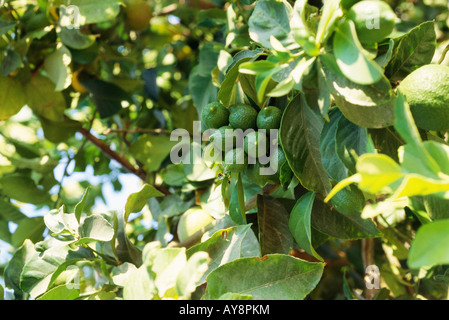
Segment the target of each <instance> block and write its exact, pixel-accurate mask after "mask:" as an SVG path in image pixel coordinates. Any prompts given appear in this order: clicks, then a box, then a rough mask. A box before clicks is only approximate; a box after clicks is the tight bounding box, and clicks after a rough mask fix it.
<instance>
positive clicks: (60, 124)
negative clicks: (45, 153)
mask: <svg viewBox="0 0 449 320" xmlns="http://www.w3.org/2000/svg"><path fill="white" fill-rule="evenodd" d="M38 118H39V121H40V123H41V126H42V130H44V136H45V138H47V139H48V140H49V141H51V142H53V143H59V142H63V141H66V140H67V139H69V138H70V137H73V136H74V135H75V133H76V132H77V131H78V130H79V129H80V128H81V127H82V123H81V122H79V121H75V120H72V119H69V118H66V117H64V119H62V121H53V120H50V119H47V118H45V117H38Z"/></svg>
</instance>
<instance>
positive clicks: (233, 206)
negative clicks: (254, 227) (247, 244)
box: [229, 174, 246, 225]
mask: <svg viewBox="0 0 449 320" xmlns="http://www.w3.org/2000/svg"><path fill="white" fill-rule="evenodd" d="M229 188H230V190H231V200H230V202H229V216H230V217H231V219H232V221H234V222H235V223H236V224H239V225H242V224H246V212H245V195H244V193H243V184H242V176H241V174H239V175H238V177H237V178H234V177H232V178H231V184H230V186H229Z"/></svg>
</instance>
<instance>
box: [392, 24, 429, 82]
mask: <svg viewBox="0 0 449 320" xmlns="http://www.w3.org/2000/svg"><path fill="white" fill-rule="evenodd" d="M393 40H394V48H393V53H392V58H391V60H390V62H389V63H388V65H387V66H386V67H385V75H386V76H387V77H388V78H389V79H390V81H391V82H396V81H398V80H402V79H404V78H405V77H406V76H407V75H408V74H410V73H411V72H413V71H414V70H416V69H418V68H419V67H421V66H423V65H426V64H429V63H430V62H431V61H432V58H433V55H434V53H435V47H436V34H435V22H434V21H427V22H424V23H422V24H420V25H419V26H417V27H415V28H413V29H412V30H410V31H409V32H408V33H406V34H404V35H403V36H401V37H399V38H395V39H393Z"/></svg>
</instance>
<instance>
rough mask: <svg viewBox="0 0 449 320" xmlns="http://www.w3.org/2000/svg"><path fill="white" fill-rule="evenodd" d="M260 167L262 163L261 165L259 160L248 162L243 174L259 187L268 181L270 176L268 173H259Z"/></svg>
mask: <svg viewBox="0 0 449 320" xmlns="http://www.w3.org/2000/svg"><path fill="white" fill-rule="evenodd" d="M261 167H263V165H261V164H260V163H259V162H256V163H255V164H250V165H249V166H248V169H247V170H246V171H245V174H246V176H247V177H248V179H250V180H251V181H252V182H254V183H255V184H257V185H258V186H259V187H263V186H265V184H267V183H268V182H269V178H270V176H268V175H261V174H260V168H261Z"/></svg>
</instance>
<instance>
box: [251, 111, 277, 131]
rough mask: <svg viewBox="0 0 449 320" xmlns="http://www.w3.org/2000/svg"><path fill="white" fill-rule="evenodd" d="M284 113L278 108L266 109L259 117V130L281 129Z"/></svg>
mask: <svg viewBox="0 0 449 320" xmlns="http://www.w3.org/2000/svg"><path fill="white" fill-rule="evenodd" d="M281 118H282V111H281V109H279V108H276V107H265V108H263V109H262V110H260V111H259V114H258V115H257V128H258V129H265V130H270V129H279V127H280V125H281Z"/></svg>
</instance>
